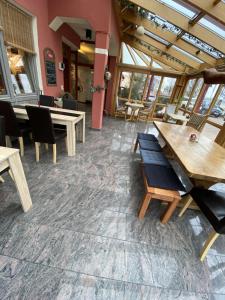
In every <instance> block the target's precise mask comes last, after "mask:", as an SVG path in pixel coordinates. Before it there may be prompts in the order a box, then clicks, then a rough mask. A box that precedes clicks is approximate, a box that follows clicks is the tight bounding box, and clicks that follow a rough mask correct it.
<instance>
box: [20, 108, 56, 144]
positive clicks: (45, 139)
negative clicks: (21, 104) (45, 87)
mask: <svg viewBox="0 0 225 300" xmlns="http://www.w3.org/2000/svg"><path fill="white" fill-rule="evenodd" d="M26 110H27V114H28V117H29V120H30V125H31V129H32V133H33V139H34V141H35V142H39V143H47V144H55V135H54V128H53V124H52V118H51V114H50V111H49V109H48V108H45V107H35V106H26Z"/></svg>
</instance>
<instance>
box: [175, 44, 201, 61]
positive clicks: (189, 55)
mask: <svg viewBox="0 0 225 300" xmlns="http://www.w3.org/2000/svg"><path fill="white" fill-rule="evenodd" d="M172 48H174V49H176V50H177V51H179V52H181V53H183V54H185V55H187V56H188V57H190V58H192V59H193V60H195V61H197V62H199V63H203V61H202V60H201V59H199V58H197V57H195V56H194V55H191V54H190V53H188V52H186V51H184V50H183V49H180V48H179V47H177V46H174V45H173V46H172Z"/></svg>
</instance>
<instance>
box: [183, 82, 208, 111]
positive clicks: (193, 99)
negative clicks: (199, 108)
mask: <svg viewBox="0 0 225 300" xmlns="http://www.w3.org/2000/svg"><path fill="white" fill-rule="evenodd" d="M203 83H204V80H203V78H199V79H198V81H197V83H196V85H195V87H194V90H193V91H192V96H191V97H190V99H189V102H188V104H187V107H186V109H187V111H192V110H193V108H194V105H195V103H196V101H197V99H198V96H199V93H200V91H201V88H202V86H203Z"/></svg>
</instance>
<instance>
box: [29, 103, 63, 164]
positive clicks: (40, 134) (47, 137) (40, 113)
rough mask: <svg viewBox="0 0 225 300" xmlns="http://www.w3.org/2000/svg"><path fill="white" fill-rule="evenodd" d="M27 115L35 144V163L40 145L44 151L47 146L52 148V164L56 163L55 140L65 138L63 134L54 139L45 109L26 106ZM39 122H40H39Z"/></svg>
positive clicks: (38, 157) (48, 111)
mask: <svg viewBox="0 0 225 300" xmlns="http://www.w3.org/2000/svg"><path fill="white" fill-rule="evenodd" d="M26 111H27V115H28V117H29V121H30V125H31V130H32V134H33V140H34V142H35V153H36V161H37V162H39V159H40V149H39V148H40V144H41V143H43V144H45V147H46V149H48V145H49V144H50V145H52V148H53V163H56V139H57V138H60V137H62V136H63V137H65V136H66V134H65V132H63V133H62V131H61V135H59V136H58V137H56V135H55V130H54V127H53V123H52V118H51V114H50V110H49V109H48V108H45V107H35V106H26ZM40 120H41V122H40Z"/></svg>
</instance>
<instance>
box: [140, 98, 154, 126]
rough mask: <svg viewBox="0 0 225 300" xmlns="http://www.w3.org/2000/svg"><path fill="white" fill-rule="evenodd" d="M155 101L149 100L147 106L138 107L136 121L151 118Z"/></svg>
mask: <svg viewBox="0 0 225 300" xmlns="http://www.w3.org/2000/svg"><path fill="white" fill-rule="evenodd" d="M154 104H155V101H153V102H151V103H150V105H149V107H148V108H143V109H140V110H139V112H138V121H139V120H144V121H145V122H146V123H147V122H148V121H149V120H150V119H151V116H152V113H153V109H154Z"/></svg>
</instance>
